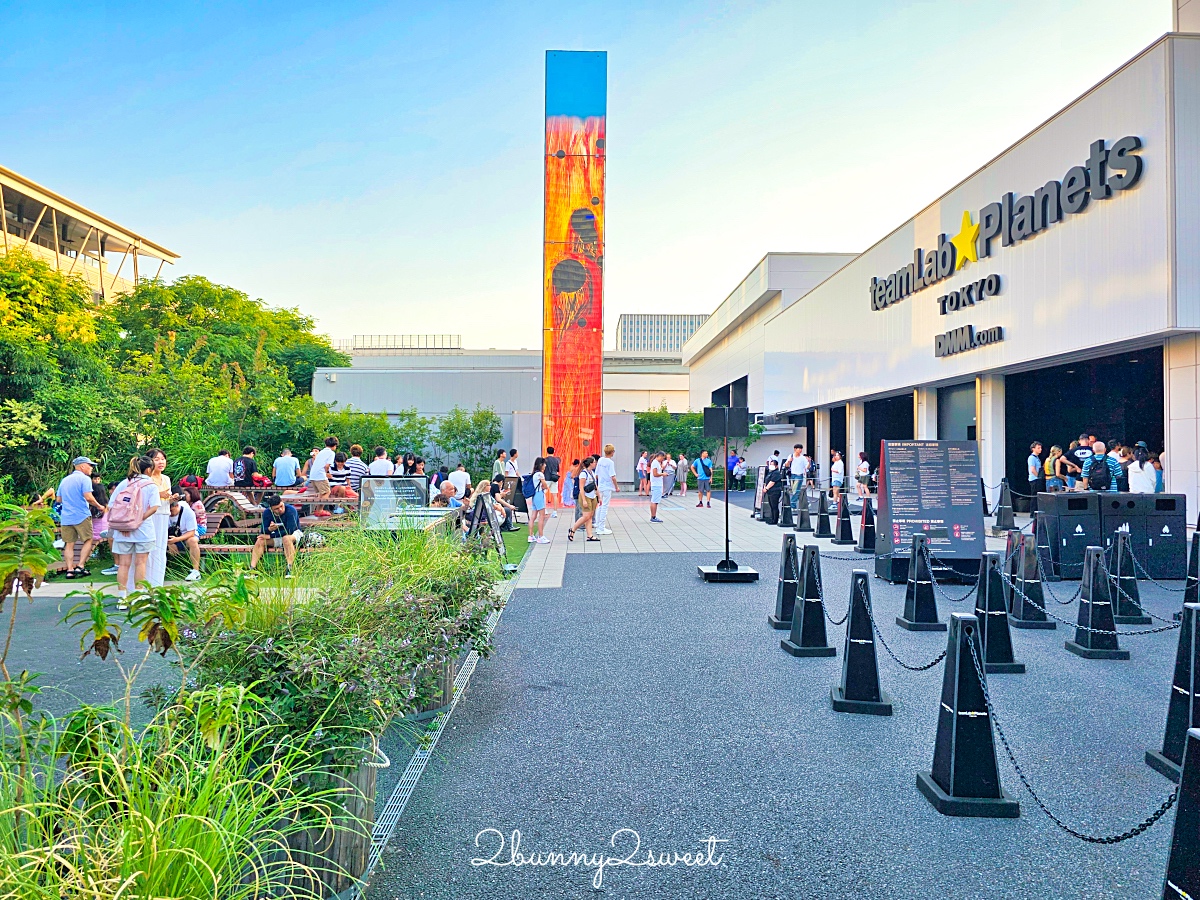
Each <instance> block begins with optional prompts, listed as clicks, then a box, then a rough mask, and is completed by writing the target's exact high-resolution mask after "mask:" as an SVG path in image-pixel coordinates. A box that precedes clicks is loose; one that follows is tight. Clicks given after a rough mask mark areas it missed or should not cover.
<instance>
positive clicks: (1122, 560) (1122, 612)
mask: <svg viewBox="0 0 1200 900" xmlns="http://www.w3.org/2000/svg"><path fill="white" fill-rule="evenodd" d="M1112 559H1113V567H1112V571H1111V572H1109V574H1110V575H1111V576H1112V578H1111V580H1110V581H1109V592H1110V593H1111V594H1113V595H1114V596H1115V597H1116V599H1117V603H1116V614H1115V615H1114V616H1113V621H1114V622H1116V623H1117V624H1118V625H1152V624H1154V623H1153V621H1152V620H1151V618H1150V617H1149V616H1148V615H1146V613H1145V611H1144V610H1143V609H1142V595H1141V593H1140V592H1139V591H1138V583H1137V572H1135V571H1134V569H1133V547H1132V546H1130V541H1129V532H1128V531H1118V532H1117V543H1116V546H1115V547H1114V549H1113V554H1112Z"/></svg>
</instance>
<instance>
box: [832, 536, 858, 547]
mask: <svg viewBox="0 0 1200 900" xmlns="http://www.w3.org/2000/svg"><path fill="white" fill-rule="evenodd" d="M829 543H831V544H837V545H838V546H847V545H849V544H857V543H858V541H857V540H853V541H852V540H850V538H834V539H833V540H832V541H830V542H829Z"/></svg>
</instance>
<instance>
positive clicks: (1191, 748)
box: [1163, 728, 1200, 900]
mask: <svg viewBox="0 0 1200 900" xmlns="http://www.w3.org/2000/svg"><path fill="white" fill-rule="evenodd" d="M1197 834H1200V728H1193V729H1192V730H1191V731H1189V732H1188V733H1187V739H1186V749H1185V750H1184V754H1183V777H1182V778H1180V780H1179V799H1178V801H1177V805H1176V807H1175V827H1174V829H1173V830H1172V832H1171V852H1170V854H1169V855H1168V856H1167V877H1166V879H1165V880H1164V883H1163V900H1191V898H1192V897H1200V841H1198V840H1196V835H1197Z"/></svg>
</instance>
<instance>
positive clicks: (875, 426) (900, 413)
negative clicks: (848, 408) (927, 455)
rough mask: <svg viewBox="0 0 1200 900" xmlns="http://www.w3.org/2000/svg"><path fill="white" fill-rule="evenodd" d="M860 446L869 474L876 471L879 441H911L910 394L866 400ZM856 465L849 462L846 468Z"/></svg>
mask: <svg viewBox="0 0 1200 900" xmlns="http://www.w3.org/2000/svg"><path fill="white" fill-rule="evenodd" d="M863 438H864V440H863V443H864V444H865V445H866V446H864V447H863V450H864V451H866V454H867V460H868V461H869V462H870V463H871V471H872V472H874V471H875V470H876V469H877V468H879V442H880V441H911V440H912V439H913V398H912V394H901V395H900V396H899V397H886V398H884V399H883V400H868V401H867V402H866V403H864V404H863ZM857 465H858V460H857V459H854V460H851V461H850V463H848V464H847V468H852V467H854V466H857Z"/></svg>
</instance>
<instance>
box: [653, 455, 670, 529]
mask: <svg viewBox="0 0 1200 900" xmlns="http://www.w3.org/2000/svg"><path fill="white" fill-rule="evenodd" d="M666 455H667V454H665V453H663V452H662V451H661V450H659V451H658V452H657V453H655V454H654V459H653V461H652V462H651V463H650V521H651V522H654V523H655V524H656V525H657V524H659V523H661V522H662V519H660V518H659V517H658V504H659V502H660V501H661V500H662V495H663V460H664V459H665V458H666Z"/></svg>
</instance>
